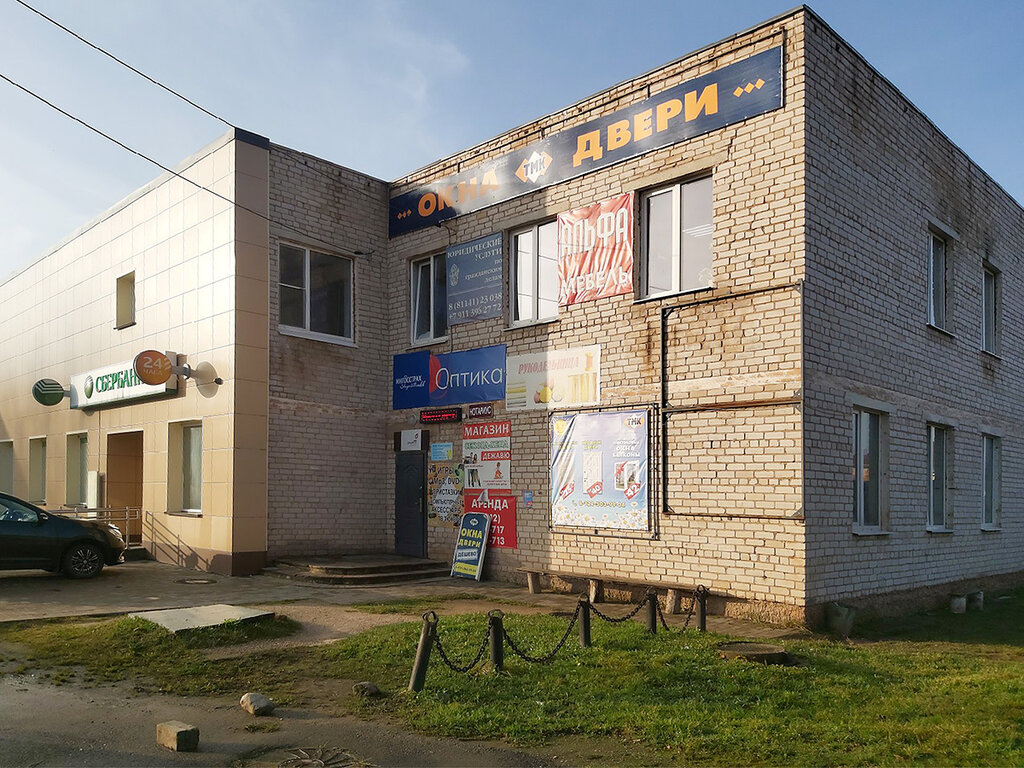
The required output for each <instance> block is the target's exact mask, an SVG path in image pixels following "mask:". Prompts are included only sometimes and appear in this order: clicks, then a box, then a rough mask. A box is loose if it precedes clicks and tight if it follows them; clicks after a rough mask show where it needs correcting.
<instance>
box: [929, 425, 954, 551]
mask: <svg viewBox="0 0 1024 768" xmlns="http://www.w3.org/2000/svg"><path fill="white" fill-rule="evenodd" d="M951 432H952V430H951V429H950V428H949V427H945V426H942V425H940V424H929V425H928V529H929V530H933V531H944V530H946V527H947V526H946V522H947V510H948V508H949V469H950V461H949V453H950V447H951V444H952V440H951V437H950V433H951Z"/></svg>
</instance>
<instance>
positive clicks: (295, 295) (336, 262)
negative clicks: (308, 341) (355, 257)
mask: <svg viewBox="0 0 1024 768" xmlns="http://www.w3.org/2000/svg"><path fill="white" fill-rule="evenodd" d="M278 276H279V277H278V279H279V284H280V292H279V302H280V311H279V322H280V325H281V326H282V327H283V328H286V329H294V330H296V331H300V332H302V333H300V334H299V335H304V336H309V337H310V338H314V339H322V340H324V341H337V340H339V339H340V340H345V341H351V340H352V338H353V336H352V304H353V302H352V260H351V259H348V258H345V257H344V256H334V255H332V254H329V253H322V252H320V251H314V250H310V249H308V248H301V247H299V246H295V245H287V244H285V243H282V244H281V247H280V264H279V267H278Z"/></svg>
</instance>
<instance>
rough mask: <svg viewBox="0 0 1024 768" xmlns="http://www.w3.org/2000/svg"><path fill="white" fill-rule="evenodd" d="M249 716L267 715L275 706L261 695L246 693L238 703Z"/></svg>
mask: <svg viewBox="0 0 1024 768" xmlns="http://www.w3.org/2000/svg"><path fill="white" fill-rule="evenodd" d="M238 703H239V704H240V705H241V707H242V709H244V710H245V711H246V712H248V713H249V714H250V715H255V716H256V717H259V716H260V715H269V714H270V713H271V712H273V711H274V707H276V706H277V705H276V704H275V703H274V702H272V701H271V700H270V699H268V698H267V697H266V696H264V695H263V694H262V693H247V694H245V696H243V697H242V698H241V700H240V701H239V702H238Z"/></svg>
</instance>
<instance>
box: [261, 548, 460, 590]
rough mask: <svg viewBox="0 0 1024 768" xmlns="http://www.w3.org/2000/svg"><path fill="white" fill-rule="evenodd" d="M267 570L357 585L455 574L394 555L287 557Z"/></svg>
mask: <svg viewBox="0 0 1024 768" xmlns="http://www.w3.org/2000/svg"><path fill="white" fill-rule="evenodd" d="M263 573H265V574H267V575H268V576H276V577H278V578H283V579H292V580H294V581H305V582H312V583H316V584H334V585H337V586H348V587H357V586H367V585H374V586H381V585H386V584H403V583H408V582H416V581H426V580H428V579H443V578H447V577H448V576H450V575H451V566H450V565H448V564H447V563H442V562H438V561H437V560H426V559H423V558H418V557H403V556H401V555H391V554H381V555H340V556H337V557H308V558H302V557H286V558H282V559H280V560H278V561H277V562H275V563H274V565H272V566H268V567H266V568H264V569H263Z"/></svg>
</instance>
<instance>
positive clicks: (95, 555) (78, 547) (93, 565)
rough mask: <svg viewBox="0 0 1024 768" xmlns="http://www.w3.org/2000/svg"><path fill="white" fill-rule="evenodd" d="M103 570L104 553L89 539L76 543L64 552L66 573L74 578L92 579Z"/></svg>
mask: <svg viewBox="0 0 1024 768" xmlns="http://www.w3.org/2000/svg"><path fill="white" fill-rule="evenodd" d="M102 570H103V553H102V552H100V548H99V547H97V546H96V545H95V544H90V543H89V542H87V541H83V542H79V543H78V544H75V545H74V546H73V547H71V549H69V550H68V551H67V552H66V553H65V554H64V573H65V574H66V575H67V576H68V577H69V578H72V579H91V578H92V577H93V576H95V575H96V574H98V573H99V572H100V571H102Z"/></svg>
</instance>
